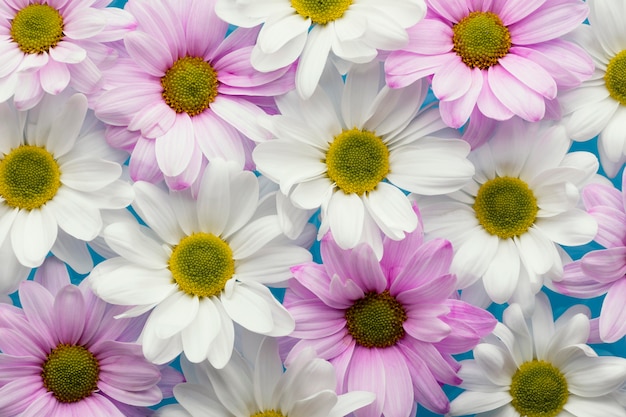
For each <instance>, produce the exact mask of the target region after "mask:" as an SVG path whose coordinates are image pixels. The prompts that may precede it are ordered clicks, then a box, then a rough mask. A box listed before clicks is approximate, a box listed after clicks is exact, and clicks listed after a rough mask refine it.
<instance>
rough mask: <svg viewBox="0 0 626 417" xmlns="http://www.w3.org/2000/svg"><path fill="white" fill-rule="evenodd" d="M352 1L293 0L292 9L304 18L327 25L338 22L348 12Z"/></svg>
mask: <svg viewBox="0 0 626 417" xmlns="http://www.w3.org/2000/svg"><path fill="white" fill-rule="evenodd" d="M351 4H352V0H291V7H293V8H294V9H295V10H296V12H297V13H298V14H299V15H300V16H302V17H303V18H305V19H307V18H309V17H310V18H311V21H312V22H313V23H317V24H318V25H325V24H326V23H328V22H332V21H333V20H337V19H339V18H341V16H343V14H344V13H345V12H346V10H348V8H349V7H350V5H351Z"/></svg>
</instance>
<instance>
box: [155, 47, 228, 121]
mask: <svg viewBox="0 0 626 417" xmlns="http://www.w3.org/2000/svg"><path fill="white" fill-rule="evenodd" d="M161 85H162V86H163V92H162V96H163V100H165V102H166V103H167V104H168V106H170V107H171V108H172V109H174V110H175V111H176V113H182V112H185V113H187V114H188V115H189V116H195V115H197V114H200V113H202V112H203V111H205V110H206V109H208V108H209V105H210V104H211V103H212V102H213V101H214V100H215V97H217V87H218V80H217V72H216V71H215V70H214V69H213V67H212V66H211V64H209V63H208V62H206V61H205V60H203V59H202V58H199V57H190V56H186V57H184V58H180V59H178V60H177V61H176V62H174V64H173V65H172V66H171V67H170V69H168V70H167V71H166V72H165V75H164V76H163V77H162V78H161Z"/></svg>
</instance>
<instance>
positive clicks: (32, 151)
mask: <svg viewBox="0 0 626 417" xmlns="http://www.w3.org/2000/svg"><path fill="white" fill-rule="evenodd" d="M60 186H61V170H60V169H59V164H58V163H57V161H56V160H55V159H54V157H53V156H52V154H50V152H48V151H47V150H46V149H44V148H40V147H38V146H31V145H22V146H20V147H18V148H15V149H13V150H11V151H10V152H9V153H8V154H6V155H4V157H3V158H2V159H0V196H1V197H2V198H3V199H4V201H5V203H6V204H8V205H9V206H10V207H15V208H20V209H24V210H32V209H36V208H39V207H41V206H43V205H44V204H45V203H47V202H48V201H50V200H51V199H52V198H53V197H54V196H55V195H56V193H57V191H58V189H59V187H60Z"/></svg>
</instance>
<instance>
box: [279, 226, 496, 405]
mask: <svg viewBox="0 0 626 417" xmlns="http://www.w3.org/2000/svg"><path fill="white" fill-rule="evenodd" d="M383 245H384V253H383V258H382V260H381V261H378V260H377V258H376V256H375V255H374V252H373V251H372V249H371V247H370V246H368V245H365V244H361V245H359V246H357V247H356V248H354V249H351V250H342V249H340V248H339V246H338V245H337V244H336V243H335V242H334V240H333V239H332V237H330V235H326V236H325V237H324V239H323V240H322V243H321V255H322V260H323V262H324V263H323V265H319V264H315V263H305V264H301V265H299V266H297V267H294V268H292V272H293V274H294V277H295V279H294V280H292V281H290V285H289V288H288V289H287V292H286V294H285V299H284V305H285V307H286V308H287V309H288V310H289V312H290V313H291V315H292V316H293V317H294V319H295V320H296V328H295V330H294V331H293V333H291V335H290V337H291V338H294V339H292V340H288V341H287V342H288V343H286V344H289V342H295V345H294V347H293V349H292V350H291V352H289V355H288V357H287V361H286V362H287V363H289V361H290V360H291V359H292V358H294V357H295V356H296V355H297V354H298V353H299V352H300V351H302V350H303V349H306V348H308V347H312V348H313V349H314V350H315V351H316V352H317V354H318V356H320V357H321V358H323V359H326V360H328V361H330V362H331V363H332V364H333V365H334V366H335V369H336V375H337V384H338V389H339V391H340V392H348V391H370V392H373V393H375V394H376V401H375V402H374V403H373V404H372V405H369V406H367V407H364V408H362V409H360V410H357V411H355V414H356V416H357V417H378V416H380V415H381V413H382V414H384V415H385V416H386V417H409V416H410V415H415V408H416V405H415V402H416V401H417V402H418V403H420V404H421V405H423V406H424V407H426V408H428V409H430V410H433V411H435V412H437V413H442V414H443V413H446V412H447V411H448V407H449V403H448V399H447V397H446V395H445V394H444V392H443V390H442V389H441V384H451V385H458V384H459V382H460V379H459V378H458V377H457V375H456V372H457V370H458V368H459V366H458V363H457V362H456V361H455V360H454V358H453V357H452V354H456V353H461V352H465V351H468V350H470V349H471V348H472V347H473V346H475V345H476V344H477V343H478V341H479V339H480V338H481V337H482V336H484V335H486V334H488V333H489V332H491V330H492V329H493V328H494V326H495V324H496V321H495V319H494V318H493V317H492V316H491V314H490V313H488V312H486V311H485V310H482V309H480V308H478V307H475V306H472V305H469V304H467V303H465V302H463V301H459V300H457V299H455V296H456V292H455V285H456V277H455V276H454V275H452V274H450V273H449V268H450V263H451V261H452V246H451V244H450V243H449V242H448V241H446V240H443V239H436V240H432V241H430V242H424V241H423V231H422V227H421V223H420V225H419V226H418V228H417V229H416V231H414V232H412V233H410V234H408V235H407V237H406V238H405V239H404V240H400V241H394V240H391V239H389V238H388V237H385V238H384V243H383Z"/></svg>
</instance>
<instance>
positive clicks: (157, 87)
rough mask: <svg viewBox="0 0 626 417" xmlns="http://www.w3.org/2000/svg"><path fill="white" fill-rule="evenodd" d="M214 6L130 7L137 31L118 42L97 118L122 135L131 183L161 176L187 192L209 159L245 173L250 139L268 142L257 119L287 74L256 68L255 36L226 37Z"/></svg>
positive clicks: (199, 2)
mask: <svg viewBox="0 0 626 417" xmlns="http://www.w3.org/2000/svg"><path fill="white" fill-rule="evenodd" d="M214 4H215V0H177V1H172V0H150V1H147V0H131V1H129V2H128V3H127V4H126V10H128V11H129V12H131V13H132V14H133V15H134V16H135V17H136V19H137V24H138V27H137V30H136V31H134V32H132V33H129V34H128V35H127V36H126V37H125V38H124V45H125V47H126V52H127V53H128V57H125V58H120V59H119V60H118V62H117V64H116V65H115V67H114V68H112V69H111V70H110V71H108V72H107V76H108V77H107V80H108V81H107V84H106V85H105V86H104V88H105V90H107V91H105V92H104V93H103V94H102V95H101V96H100V97H99V98H98V100H97V102H96V107H95V109H96V115H97V116H98V117H99V118H100V119H102V120H103V121H105V122H106V123H108V124H110V125H113V126H115V127H118V129H116V130H114V131H112V132H110V133H111V135H109V138H108V139H109V143H110V144H111V145H113V146H115V147H119V148H125V149H129V150H130V151H131V159H130V165H131V174H132V176H133V179H134V180H136V181H137V180H147V181H154V180H156V179H158V178H159V174H158V172H155V171H161V172H162V175H164V176H165V178H166V179H167V180H168V185H169V186H170V187H171V188H173V189H183V188H187V187H189V186H190V185H191V184H192V183H193V182H194V181H195V180H196V179H197V178H198V177H199V176H200V173H201V170H202V168H203V166H204V165H205V164H206V159H208V160H209V161H210V160H212V159H214V158H216V157H221V158H223V159H227V160H232V161H236V162H237V163H238V164H239V165H240V166H241V167H243V166H244V165H245V163H246V156H248V157H249V155H250V149H251V148H252V147H253V146H254V142H251V141H250V140H252V141H263V140H265V139H268V138H269V133H268V132H266V131H265V130H264V129H262V128H261V127H260V126H259V125H258V124H257V122H256V120H257V119H258V118H259V117H261V116H265V115H266V112H265V108H267V107H268V106H271V104H272V103H273V97H274V96H275V95H280V94H283V93H285V92H287V91H289V90H291V89H292V88H293V86H294V70H295V68H293V67H286V68H282V69H280V70H277V71H272V72H267V73H261V72H259V71H256V70H255V69H253V68H252V66H251V65H250V54H251V52H252V48H253V45H254V41H255V39H256V35H257V33H258V29H236V30H235V31H234V32H233V33H231V34H230V35H228V36H227V37H226V38H225V36H226V33H227V30H228V24H227V23H226V22H224V21H222V20H220V19H219V18H218V17H217V16H216V15H215V12H214V10H213V7H214ZM126 130H128V131H130V132H125V131H126ZM248 159H249V158H248ZM248 162H249V160H248Z"/></svg>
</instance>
